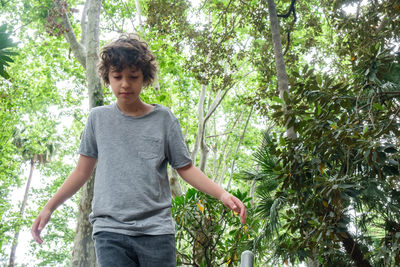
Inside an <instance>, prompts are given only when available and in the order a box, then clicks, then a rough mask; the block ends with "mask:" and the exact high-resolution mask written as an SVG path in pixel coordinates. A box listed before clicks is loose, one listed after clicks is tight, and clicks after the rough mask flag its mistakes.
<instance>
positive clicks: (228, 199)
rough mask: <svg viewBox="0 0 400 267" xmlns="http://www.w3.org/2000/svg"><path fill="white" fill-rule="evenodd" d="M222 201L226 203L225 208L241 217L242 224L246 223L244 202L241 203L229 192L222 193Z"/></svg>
mask: <svg viewBox="0 0 400 267" xmlns="http://www.w3.org/2000/svg"><path fill="white" fill-rule="evenodd" d="M220 200H221V201H222V203H224V205H225V207H227V208H228V209H230V210H232V211H234V212H236V213H238V214H239V215H240V222H241V223H242V224H245V223H246V208H245V207H244V205H243V203H242V201H240V200H239V199H238V198H237V197H234V196H232V195H231V194H229V193H228V192H224V193H222V195H221V197H220Z"/></svg>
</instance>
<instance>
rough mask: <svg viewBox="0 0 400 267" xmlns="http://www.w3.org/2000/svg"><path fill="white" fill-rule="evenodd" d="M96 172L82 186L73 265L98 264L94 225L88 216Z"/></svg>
mask: <svg viewBox="0 0 400 267" xmlns="http://www.w3.org/2000/svg"><path fill="white" fill-rule="evenodd" d="M93 181H94V173H93V174H92V176H91V177H90V179H89V181H88V182H87V183H86V184H85V185H84V186H83V187H82V190H81V199H80V201H79V211H78V223H77V226H76V232H75V238H74V249H73V252H72V259H71V264H70V266H71V267H94V266H96V254H95V251H94V244H93V240H92V225H91V224H90V222H89V220H88V218H89V214H90V212H91V211H92V207H91V205H92V199H93V186H94V183H93Z"/></svg>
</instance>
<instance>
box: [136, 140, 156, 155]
mask: <svg viewBox="0 0 400 267" xmlns="http://www.w3.org/2000/svg"><path fill="white" fill-rule="evenodd" d="M137 146H138V149H137V150H138V155H139V157H141V158H142V159H154V158H157V157H159V156H160V155H161V140H160V139H158V138H157V137H153V136H141V137H140V138H139V139H138V144H137Z"/></svg>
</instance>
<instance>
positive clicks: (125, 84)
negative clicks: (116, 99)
mask: <svg viewBox="0 0 400 267" xmlns="http://www.w3.org/2000/svg"><path fill="white" fill-rule="evenodd" d="M121 86H122V87H123V88H126V87H128V86H129V83H128V80H127V79H126V78H122V80H121Z"/></svg>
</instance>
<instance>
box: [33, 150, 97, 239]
mask: <svg viewBox="0 0 400 267" xmlns="http://www.w3.org/2000/svg"><path fill="white" fill-rule="evenodd" d="M96 161H97V159H95V158H92V157H88V156H84V155H80V157H79V159H78V163H77V165H76V167H75V169H74V170H73V171H72V172H71V174H70V175H69V176H68V178H67V179H66V180H65V182H64V183H63V185H62V186H61V187H60V188H59V189H58V191H57V193H56V194H55V195H54V196H53V197H52V198H51V199H50V200H49V201H48V202H47V204H46V205H45V206H44V207H43V209H42V211H41V212H40V213H39V215H38V216H37V218H36V220H35V221H34V223H33V225H32V236H33V239H35V241H36V242H37V243H39V244H41V243H42V242H43V240H42V239H41V238H40V232H41V231H42V230H43V228H44V227H45V225H46V224H47V223H48V221H49V220H50V216H51V214H52V213H53V212H54V211H55V210H56V209H57V207H58V206H60V205H61V204H62V203H63V202H64V201H66V200H67V199H68V198H70V197H71V196H73V195H74V194H75V193H76V192H77V191H78V190H79V189H80V188H81V187H82V186H83V185H84V184H85V183H86V181H87V180H89V178H90V175H91V174H92V172H93V169H94V166H95V165H96Z"/></svg>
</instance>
